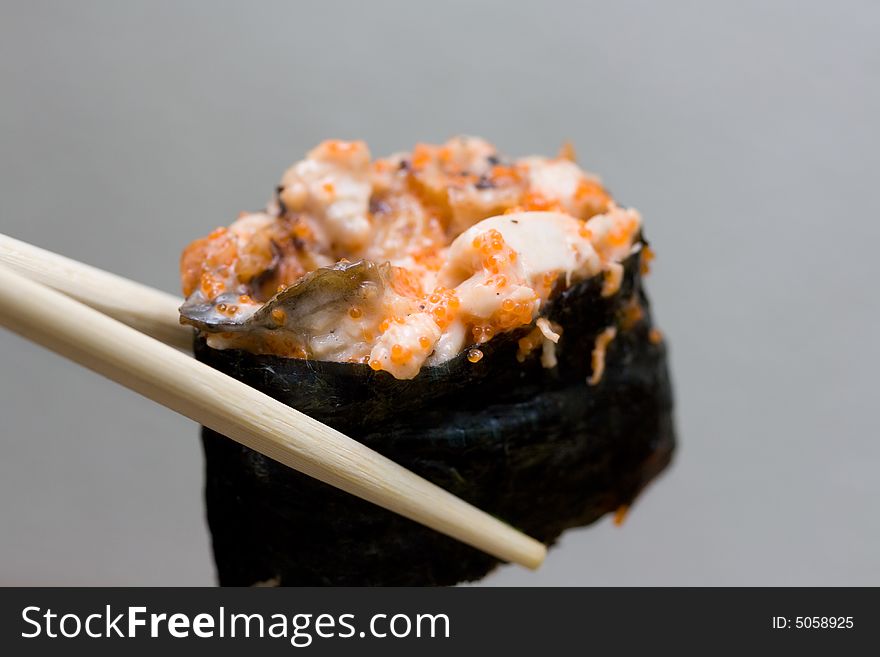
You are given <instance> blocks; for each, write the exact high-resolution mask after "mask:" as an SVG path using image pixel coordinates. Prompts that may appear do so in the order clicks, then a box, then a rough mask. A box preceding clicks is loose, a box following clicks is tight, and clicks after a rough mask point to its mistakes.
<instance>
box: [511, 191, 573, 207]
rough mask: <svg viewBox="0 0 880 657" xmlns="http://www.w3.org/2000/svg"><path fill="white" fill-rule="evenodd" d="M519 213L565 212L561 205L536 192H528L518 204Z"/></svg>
mask: <svg viewBox="0 0 880 657" xmlns="http://www.w3.org/2000/svg"><path fill="white" fill-rule="evenodd" d="M520 208H521V209H520V211H521V212H565V208H564V207H563V206H562V204H561V203H560V202H559V201H557V200H555V199H549V198H546V197H545V196H543V195H541V194H539V193H538V192H528V193H527V194H526V195H525V196H523V199H522V201H521V203H520Z"/></svg>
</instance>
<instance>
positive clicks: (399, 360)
mask: <svg viewBox="0 0 880 657" xmlns="http://www.w3.org/2000/svg"><path fill="white" fill-rule="evenodd" d="M410 358H412V351H411V350H410V349H407V348H406V347H404V346H402V345H399V344H395V345H392V347H391V362H392V363H394V364H395V365H406V364H407V363H408V362H409V360H410Z"/></svg>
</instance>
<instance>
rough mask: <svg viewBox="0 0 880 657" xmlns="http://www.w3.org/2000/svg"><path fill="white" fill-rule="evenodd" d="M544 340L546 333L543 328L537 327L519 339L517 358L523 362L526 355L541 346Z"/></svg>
mask: <svg viewBox="0 0 880 657" xmlns="http://www.w3.org/2000/svg"><path fill="white" fill-rule="evenodd" d="M543 342H544V334H543V333H542V332H541V329H539V328H537V327H535V328H534V329H532V330H531V331H530V332H529V333H528V335H526V336H525V337H522V338H520V339H519V340H518V341H517V347H518V349H517V352H516V359H517V360H518V361H519V362H520V363H522V362H523V361H525V359H526V357H527V356H528V355H529V354H530V353H532V352H533V351H534V350H535V349H537V348H538V347H540V346H541V345H542V344H543Z"/></svg>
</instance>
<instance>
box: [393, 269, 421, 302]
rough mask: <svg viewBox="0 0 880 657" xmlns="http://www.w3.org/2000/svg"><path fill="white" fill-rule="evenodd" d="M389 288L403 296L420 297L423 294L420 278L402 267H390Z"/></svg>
mask: <svg viewBox="0 0 880 657" xmlns="http://www.w3.org/2000/svg"><path fill="white" fill-rule="evenodd" d="M391 288H392V289H393V290H394V291H395V292H397V293H398V294H399V295H401V296H404V297H420V296H422V294H423V291H422V280H421V278H420V277H419V276H418V274H416V273H415V272H413V271H410V270H409V269H406V268H404V267H392V268H391Z"/></svg>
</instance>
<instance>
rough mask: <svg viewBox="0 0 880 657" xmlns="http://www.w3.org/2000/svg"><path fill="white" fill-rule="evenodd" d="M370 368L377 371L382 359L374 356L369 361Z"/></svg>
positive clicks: (379, 368) (380, 367) (380, 366)
mask: <svg viewBox="0 0 880 657" xmlns="http://www.w3.org/2000/svg"><path fill="white" fill-rule="evenodd" d="M370 369H373V370H376V371H377V372H378V371H379V370H381V369H382V361H381V360H377V359H375V358H374V359H373V360H371V361H370Z"/></svg>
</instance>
